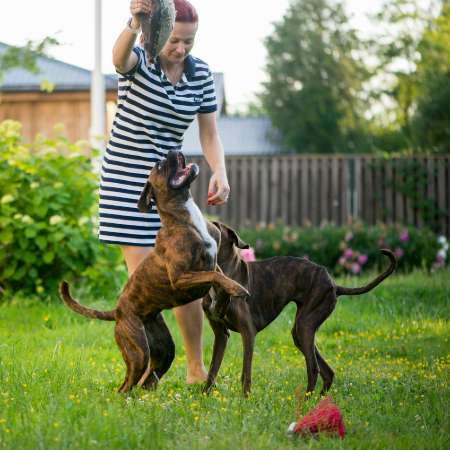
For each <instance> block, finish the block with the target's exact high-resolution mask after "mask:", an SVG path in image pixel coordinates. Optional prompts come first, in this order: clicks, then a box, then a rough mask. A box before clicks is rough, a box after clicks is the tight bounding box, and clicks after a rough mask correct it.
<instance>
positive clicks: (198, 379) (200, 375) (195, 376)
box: [186, 367, 208, 385]
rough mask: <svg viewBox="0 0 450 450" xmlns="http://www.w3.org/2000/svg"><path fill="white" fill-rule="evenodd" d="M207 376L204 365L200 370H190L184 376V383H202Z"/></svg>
mask: <svg viewBox="0 0 450 450" xmlns="http://www.w3.org/2000/svg"><path fill="white" fill-rule="evenodd" d="M206 378H208V372H207V371H206V369H205V368H204V367H202V369H201V370H200V372H198V371H196V372H191V373H188V374H187V376H186V384H188V385H189V384H195V383H203V382H204V381H206Z"/></svg>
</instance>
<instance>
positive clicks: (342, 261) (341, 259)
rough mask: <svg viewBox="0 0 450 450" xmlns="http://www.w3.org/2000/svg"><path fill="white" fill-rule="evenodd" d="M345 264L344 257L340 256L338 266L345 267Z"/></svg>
mask: <svg viewBox="0 0 450 450" xmlns="http://www.w3.org/2000/svg"><path fill="white" fill-rule="evenodd" d="M346 263H347V259H346V258H345V256H341V257H340V258H339V264H340V265H341V266H345V264H346Z"/></svg>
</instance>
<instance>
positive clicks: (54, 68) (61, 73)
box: [0, 42, 117, 92]
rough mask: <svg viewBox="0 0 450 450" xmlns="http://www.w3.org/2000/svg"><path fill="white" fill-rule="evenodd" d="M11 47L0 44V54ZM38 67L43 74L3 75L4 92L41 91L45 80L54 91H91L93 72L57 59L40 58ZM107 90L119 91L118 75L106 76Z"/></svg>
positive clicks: (8, 73)
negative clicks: (47, 80)
mask: <svg viewBox="0 0 450 450" xmlns="http://www.w3.org/2000/svg"><path fill="white" fill-rule="evenodd" d="M8 47H9V45H7V44H3V43H1V42H0V54H2V53H4V52H5V51H6V50H7V48H8ZM37 66H38V68H39V69H40V71H41V73H38V74H35V73H30V72H28V71H26V70H24V69H14V70H11V71H9V72H6V73H5V74H4V75H3V80H2V86H1V88H0V90H1V91H2V92H23V91H28V92H29V91H40V86H41V83H42V80H43V79H44V78H48V79H49V80H50V81H51V82H52V83H53V84H54V85H55V87H54V91H89V90H90V89H91V71H90V70H86V69H82V68H81V67H77V66H73V65H72V64H67V63H64V62H61V61H58V60H56V59H51V58H46V57H40V58H38V60H37ZM105 87H106V90H108V91H109V90H117V75H105Z"/></svg>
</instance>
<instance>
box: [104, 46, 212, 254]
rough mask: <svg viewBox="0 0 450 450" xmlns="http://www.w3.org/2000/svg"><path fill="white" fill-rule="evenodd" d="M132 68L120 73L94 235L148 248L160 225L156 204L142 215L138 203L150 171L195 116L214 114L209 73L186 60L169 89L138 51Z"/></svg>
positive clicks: (157, 67)
mask: <svg viewBox="0 0 450 450" xmlns="http://www.w3.org/2000/svg"><path fill="white" fill-rule="evenodd" d="M133 51H134V52H135V53H136V55H137V56H138V62H137V64H136V66H135V67H134V68H133V69H132V70H131V71H130V72H128V73H125V74H119V96H118V102H117V113H116V116H115V119H114V123H113V127H112V130H111V137H110V139H109V142H108V145H107V147H106V151H105V156H104V159H103V165H102V173H101V182H100V201H99V215H100V222H99V228H98V234H99V239H100V242H103V243H106V244H121V245H133V246H144V247H151V246H153V245H154V244H155V238H156V233H157V232H158V230H159V229H160V228H161V221H160V218H159V215H158V213H157V210H156V208H155V205H154V204H153V210H152V211H151V212H149V213H146V214H143V213H141V212H139V210H138V208H137V202H138V200H139V197H140V194H141V192H142V190H143V188H144V185H145V183H146V181H147V178H148V175H149V173H150V170H151V169H152V167H153V166H154V165H155V163H156V162H158V161H159V160H161V159H165V158H166V156H167V153H168V152H169V151H170V150H180V149H181V146H182V143H183V136H184V133H185V132H186V130H187V129H188V127H189V125H190V124H191V123H192V121H193V120H194V118H195V115H196V114H197V113H201V114H208V113H212V112H214V111H216V110H217V102H216V94H215V90H214V81H213V78H212V74H211V71H210V69H209V67H208V65H207V64H206V63H204V62H203V61H202V60H200V59H198V58H195V57H192V56H190V55H189V56H188V57H187V58H186V59H185V60H184V73H183V76H182V78H181V80H180V82H179V83H178V84H177V85H176V86H172V84H171V82H170V81H169V80H168V78H167V76H166V75H165V74H164V73H163V71H162V70H161V66H160V65H159V63H158V62H156V64H155V65H154V66H152V67H150V68H149V69H147V67H146V66H145V64H146V56H145V52H144V50H143V49H142V48H141V47H135V48H134V49H133Z"/></svg>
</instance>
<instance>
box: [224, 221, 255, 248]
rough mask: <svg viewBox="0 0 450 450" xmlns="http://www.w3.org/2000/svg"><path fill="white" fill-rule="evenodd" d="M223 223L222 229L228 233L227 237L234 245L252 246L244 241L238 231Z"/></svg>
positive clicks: (241, 246) (238, 246)
mask: <svg viewBox="0 0 450 450" xmlns="http://www.w3.org/2000/svg"><path fill="white" fill-rule="evenodd" d="M220 225H221V230H222V231H224V232H225V234H226V235H227V239H228V240H229V241H230V242H232V243H233V244H234V245H236V247H237V248H242V249H244V248H250V245H248V244H244V242H242V240H241V238H240V237H239V236H238V235H237V234H236V231H234V230H232V229H231V228H229V227H227V226H226V225H224V224H223V223H221V224H220Z"/></svg>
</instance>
